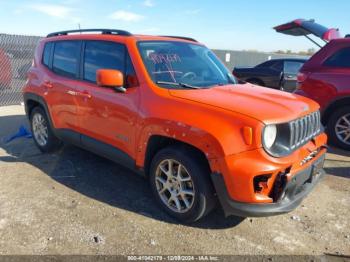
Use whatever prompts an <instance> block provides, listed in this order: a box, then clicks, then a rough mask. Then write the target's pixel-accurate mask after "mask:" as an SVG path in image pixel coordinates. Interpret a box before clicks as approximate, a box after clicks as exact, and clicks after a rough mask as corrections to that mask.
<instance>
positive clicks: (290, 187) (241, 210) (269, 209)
mask: <svg viewBox="0 0 350 262" xmlns="http://www.w3.org/2000/svg"><path fill="white" fill-rule="evenodd" d="M324 159H325V155H323V156H321V157H320V158H319V159H318V160H316V161H315V163H314V164H313V165H311V166H309V167H308V168H306V169H304V170H302V171H301V172H299V173H298V174H296V175H294V176H293V178H292V180H291V181H289V182H288V183H287V185H286V187H285V189H284V196H283V198H282V199H281V200H279V201H278V202H276V203H268V204H250V203H243V202H237V201H234V200H233V199H231V197H230V196H229V194H228V192H227V189H226V185H225V181H224V178H223V176H222V175H221V174H219V173H213V174H212V181H213V184H214V187H215V189H216V193H217V195H218V198H219V201H220V203H221V206H222V208H223V210H224V212H225V215H226V216H230V215H235V216H240V217H265V216H274V215H279V214H284V213H288V212H290V211H292V210H294V209H295V208H296V207H297V206H298V205H299V204H300V203H301V201H302V200H303V199H304V198H305V197H306V195H307V194H308V193H310V191H312V189H313V188H314V187H315V185H316V184H317V183H318V181H319V180H320V179H321V178H322V177H323V176H324V175H325V171H324V170H323V168H320V165H322V166H323V162H324ZM315 167H317V168H318V170H317V171H318V174H317V175H316V176H315V175H313V172H314V168H315Z"/></svg>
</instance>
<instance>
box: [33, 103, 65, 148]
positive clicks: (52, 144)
mask: <svg viewBox="0 0 350 262" xmlns="http://www.w3.org/2000/svg"><path fill="white" fill-rule="evenodd" d="M36 114H39V115H41V116H42V118H43V119H44V121H43V123H44V125H45V126H46V127H47V142H46V143H45V144H42V143H39V142H38V140H37V138H36V136H35V134H34V128H33V118H34V116H35V115H36ZM30 127H31V130H32V134H33V140H34V142H35V144H36V146H37V147H38V148H39V150H40V151H41V152H43V153H51V152H54V151H57V150H58V149H60V148H61V147H62V145H63V143H62V141H61V140H59V139H58V138H57V137H56V136H55V135H54V133H53V132H52V129H51V125H50V123H49V121H48V118H47V115H46V113H45V111H44V110H43V109H42V108H41V107H35V108H34V109H33V110H32V111H31V114H30Z"/></svg>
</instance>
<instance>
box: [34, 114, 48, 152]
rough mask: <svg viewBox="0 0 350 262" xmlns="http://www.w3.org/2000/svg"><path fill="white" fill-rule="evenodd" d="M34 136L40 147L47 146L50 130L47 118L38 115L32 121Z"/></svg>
mask: <svg viewBox="0 0 350 262" xmlns="http://www.w3.org/2000/svg"><path fill="white" fill-rule="evenodd" d="M32 128H33V135H34V138H35V140H36V142H37V143H38V144H39V145H40V146H45V145H46V144H47V141H48V128H47V123H46V120H45V118H44V117H43V116H42V115H41V114H39V113H36V114H34V116H33V120H32Z"/></svg>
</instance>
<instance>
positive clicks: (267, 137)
mask: <svg viewBox="0 0 350 262" xmlns="http://www.w3.org/2000/svg"><path fill="white" fill-rule="evenodd" d="M276 137H277V127H276V125H268V126H266V127H265V129H264V135H263V140H264V141H263V142H264V145H265V147H266V148H267V149H270V148H271V147H272V146H273V144H274V143H275V141H276Z"/></svg>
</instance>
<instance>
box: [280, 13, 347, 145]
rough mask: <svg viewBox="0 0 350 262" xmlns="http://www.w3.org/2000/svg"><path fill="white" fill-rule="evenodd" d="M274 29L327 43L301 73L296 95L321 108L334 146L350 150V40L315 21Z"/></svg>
mask: <svg viewBox="0 0 350 262" xmlns="http://www.w3.org/2000/svg"><path fill="white" fill-rule="evenodd" d="M274 29H275V30H276V31H277V32H280V33H284V34H288V35H293V36H302V35H303V36H306V37H307V38H308V39H311V38H310V35H314V36H317V37H319V38H320V39H322V40H323V41H325V42H326V45H325V46H323V47H321V49H320V50H319V51H318V52H317V53H316V54H315V55H313V56H312V57H311V58H310V59H309V60H308V61H307V62H306V63H305V64H304V66H303V67H302V68H301V69H300V72H299V74H298V88H297V90H296V91H295V93H297V94H299V95H302V96H306V97H309V98H311V99H313V100H315V101H316V102H318V103H319V104H320V106H321V110H322V123H323V124H324V125H325V126H326V130H327V133H328V135H329V140H330V142H331V143H332V144H333V145H335V146H338V147H340V148H343V149H345V150H350V38H349V37H345V38H342V37H341V36H340V34H339V31H338V30H337V29H334V28H331V29H328V28H326V27H324V26H322V25H319V24H317V23H315V22H314V21H313V20H302V19H298V20H295V21H293V22H290V23H287V24H284V25H280V26H277V27H275V28H274ZM311 40H312V39H311ZM312 41H313V42H314V43H317V42H315V40H312Z"/></svg>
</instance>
